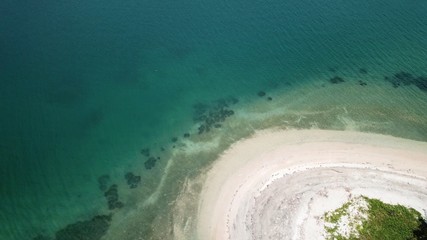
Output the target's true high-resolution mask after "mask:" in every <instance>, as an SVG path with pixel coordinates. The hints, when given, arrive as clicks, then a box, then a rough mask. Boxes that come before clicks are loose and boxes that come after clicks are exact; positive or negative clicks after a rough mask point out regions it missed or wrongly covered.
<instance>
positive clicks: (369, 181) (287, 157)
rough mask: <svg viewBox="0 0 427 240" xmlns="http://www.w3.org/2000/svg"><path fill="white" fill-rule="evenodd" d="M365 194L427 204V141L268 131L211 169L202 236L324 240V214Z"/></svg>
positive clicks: (200, 224)
mask: <svg viewBox="0 0 427 240" xmlns="http://www.w3.org/2000/svg"><path fill="white" fill-rule="evenodd" d="M358 195H365V196H368V197H371V198H378V199H380V200H382V201H384V202H388V203H393V204H396V203H399V204H402V205H406V206H410V207H413V208H415V209H417V210H418V211H420V212H421V213H422V214H423V215H424V216H425V215H426V212H425V209H427V204H426V203H427V143H425V142H417V141H412V140H406V139H401V138H395V137H390V136H384V135H378V134H368V133H359V132H349V131H326V130H288V131H283V130H276V131H273V130H269V131H262V132H258V133H257V134H255V135H254V136H252V137H251V138H249V139H244V140H241V141H239V142H237V143H235V144H234V145H233V146H232V147H231V148H230V149H229V150H228V151H226V152H225V153H224V154H223V155H222V156H221V158H220V159H219V160H217V161H216V162H215V163H214V165H213V166H212V168H211V169H210V170H209V172H208V173H207V178H206V181H205V183H204V185H203V190H202V193H201V196H200V200H199V211H198V216H197V231H198V232H197V235H198V236H197V238H198V239H323V222H322V221H323V220H322V218H321V217H322V216H323V213H324V212H326V211H330V210H333V209H336V208H338V207H339V206H341V205H342V204H343V203H344V202H346V201H347V200H348V199H349V198H350V197H351V196H358Z"/></svg>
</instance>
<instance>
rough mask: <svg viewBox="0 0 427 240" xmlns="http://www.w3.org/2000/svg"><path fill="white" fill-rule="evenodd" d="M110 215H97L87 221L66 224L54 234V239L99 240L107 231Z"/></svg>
mask: <svg viewBox="0 0 427 240" xmlns="http://www.w3.org/2000/svg"><path fill="white" fill-rule="evenodd" d="M110 222H111V215H98V216H95V217H93V218H92V219H90V220H87V221H78V222H76V223H73V224H69V225H67V226H66V227H65V228H63V229H61V230H59V231H58V232H56V234H55V240H99V239H101V238H102V237H103V236H104V235H105V233H106V232H107V231H108V228H109V227H110Z"/></svg>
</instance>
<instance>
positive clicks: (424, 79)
mask: <svg viewBox="0 0 427 240" xmlns="http://www.w3.org/2000/svg"><path fill="white" fill-rule="evenodd" d="M384 80H386V81H388V82H390V83H391V84H392V85H393V87H394V88H398V87H400V86H409V85H415V86H416V87H418V88H419V89H420V90H421V91H424V92H427V76H418V77H417V76H414V75H412V74H411V73H408V72H404V71H400V72H398V73H395V74H394V75H393V76H391V77H389V76H385V77H384Z"/></svg>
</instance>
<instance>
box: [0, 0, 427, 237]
mask: <svg viewBox="0 0 427 240" xmlns="http://www.w3.org/2000/svg"><path fill="white" fill-rule="evenodd" d="M426 13H427V2H426V1H420V0H416V1H409V2H408V1H403V0H389V1H385V0H376V1H372V0H371V1H368V0H358V1H355V0H354V1H353V0H351V1H344V0H334V1H329V0H321V1H310V0H303V1H301V0H298V1H296V0H289V1H279V0H271V1H258V0H249V1H241V0H233V1H222V0H221V1H203V0H183V1H170V0H160V1H159V0H156V1H152V0H142V1H136V0H130V1H125V2H123V1H111V0H106V1H94V0H92V1H78V2H76V1H62V0H60V1H50V0H41V1H29V0H28V1H10V0H3V1H2V2H1V3H0V56H1V57H0V111H1V118H0V196H1V198H0V226H1V227H0V238H1V239H29V238H31V237H34V236H36V235H37V234H38V233H42V234H46V235H52V234H53V233H54V232H55V231H57V230H58V229H61V228H63V227H64V226H65V225H66V224H69V223H72V222H75V221H77V220H81V219H87V218H90V217H92V216H93V215H95V214H99V213H100V212H108V210H107V209H106V206H105V199H104V196H103V194H102V192H100V191H99V189H98V183H97V178H98V177H99V176H101V175H102V174H110V175H111V179H112V180H111V181H112V182H114V181H116V182H118V181H122V180H123V175H124V173H125V172H127V171H130V170H132V171H134V172H135V173H137V174H138V175H141V176H142V178H143V179H144V181H146V182H149V181H150V179H151V180H152V183H151V184H152V185H150V184H149V183H147V185H146V188H147V189H146V191H147V192H150V191H152V190H153V189H152V186H155V184H156V182H158V180H159V175H161V170H160V169H162V167H164V165H165V164H166V163H165V162H164V163H162V164H163V165H162V164H158V166H157V167H158V168H159V169H157V170H155V171H157V174H156V175H150V174H152V173H151V172H150V171H149V170H146V169H137V168H135V167H136V166H139V165H138V163H135V161H139V162H140V161H143V160H141V156H140V153H139V152H140V150H141V149H142V148H145V147H147V146H148V147H151V149H152V152H154V154H157V155H162V157H163V156H164V157H165V158H167V156H168V154H170V151H172V150H173V148H172V145H173V143H172V142H171V138H173V137H175V136H180V137H181V136H182V134H183V133H185V132H188V131H190V128H191V127H192V126H193V124H194V122H193V105H194V104H196V103H206V102H211V101H213V100H216V99H220V98H226V97H230V96H232V97H234V98H237V99H239V100H241V101H242V102H243V104H244V103H245V101H246V102H250V101H251V98H253V99H256V98H258V96H257V95H256V93H257V92H258V91H259V90H260V89H264V90H267V91H268V90H270V89H273V88H289V91H292V87H297V86H301V85H303V84H305V83H307V81H310V80H311V79H313V78H316V77H317V76H324V75H327V74H330V73H328V71H329V72H330V71H331V68H332V69H334V71H335V70H336V71H337V72H338V73H339V74H345V73H350V74H351V73H354V72H358V71H359V68H366V69H368V71H369V73H372V74H373V75H380V76H384V75H392V74H394V73H395V72H398V71H408V72H411V73H412V74H415V75H417V76H421V75H427V14H426ZM338 73H337V74H338ZM378 81H383V79H382V77H381V79H378ZM426 94H427V93H426ZM320 97H321V96H320ZM408 98H409V99H410V96H408ZM239 104H241V103H239ZM237 107H238V106H237ZM424 127H425V125H424ZM420 131H425V129H424V130H420ZM192 134H193V133H192ZM161 147H164V148H165V149H166V151H165V153H163V152H162V151H161V150H160V149H161ZM165 161H166V160H165Z"/></svg>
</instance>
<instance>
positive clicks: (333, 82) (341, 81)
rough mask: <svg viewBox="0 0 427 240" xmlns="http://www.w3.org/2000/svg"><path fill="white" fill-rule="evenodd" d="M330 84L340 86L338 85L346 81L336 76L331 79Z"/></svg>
mask: <svg viewBox="0 0 427 240" xmlns="http://www.w3.org/2000/svg"><path fill="white" fill-rule="evenodd" d="M329 82H330V83H332V84H338V83H343V82H344V79H343V78H341V77H338V76H335V77H333V78H330V79H329Z"/></svg>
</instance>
